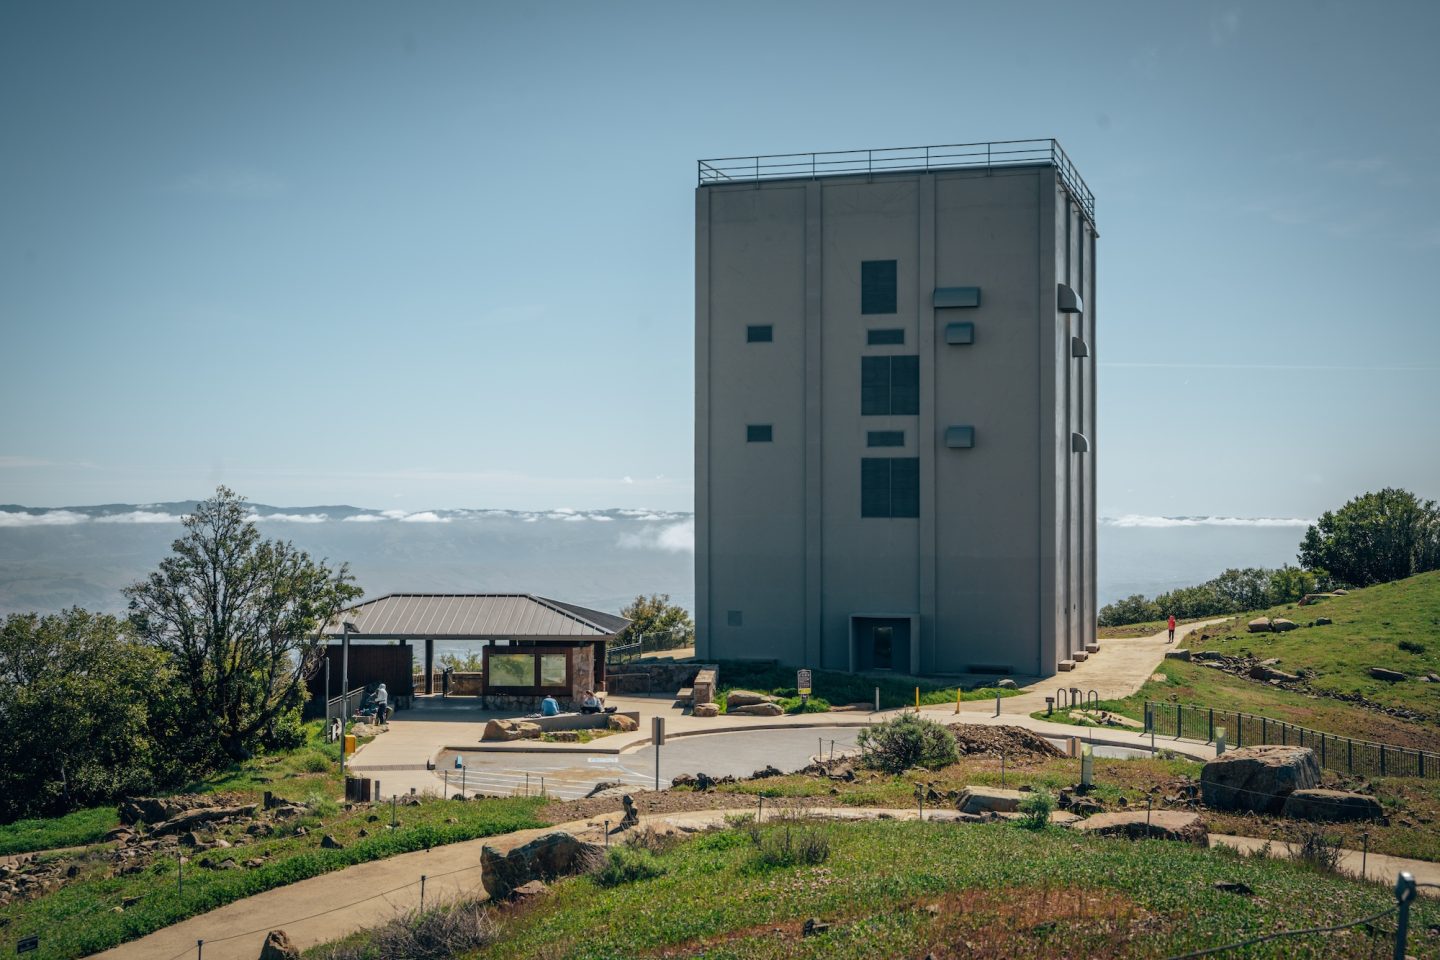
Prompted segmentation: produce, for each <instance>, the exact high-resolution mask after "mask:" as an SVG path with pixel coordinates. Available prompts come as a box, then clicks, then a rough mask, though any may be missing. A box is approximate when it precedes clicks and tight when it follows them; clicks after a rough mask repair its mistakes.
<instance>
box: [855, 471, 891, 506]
mask: <svg viewBox="0 0 1440 960" xmlns="http://www.w3.org/2000/svg"><path fill="white" fill-rule="evenodd" d="M860 516H862V517H888V516H890V461H889V459H887V458H885V457H865V458H864V459H862V460H861V461H860Z"/></svg>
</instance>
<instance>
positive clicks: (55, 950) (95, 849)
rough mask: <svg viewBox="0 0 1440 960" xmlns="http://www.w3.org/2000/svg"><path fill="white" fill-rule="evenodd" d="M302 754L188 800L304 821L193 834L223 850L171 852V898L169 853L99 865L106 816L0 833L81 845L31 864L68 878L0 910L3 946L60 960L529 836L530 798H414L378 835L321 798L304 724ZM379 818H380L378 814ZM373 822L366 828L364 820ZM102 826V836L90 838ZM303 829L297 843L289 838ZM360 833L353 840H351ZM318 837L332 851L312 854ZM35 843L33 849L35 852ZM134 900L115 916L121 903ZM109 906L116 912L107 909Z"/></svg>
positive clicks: (313, 738)
mask: <svg viewBox="0 0 1440 960" xmlns="http://www.w3.org/2000/svg"><path fill="white" fill-rule="evenodd" d="M306 732H307V744H306V745H305V746H304V747H302V748H300V749H299V750H296V751H293V752H290V753H286V754H283V755H279V756H262V757H256V758H254V759H252V760H248V761H245V762H244V763H239V764H236V765H234V766H233V767H231V768H230V769H228V770H224V771H221V772H220V773H218V774H216V775H215V776H213V777H211V778H209V779H207V780H206V781H204V782H202V783H198V784H193V785H192V786H191V790H192V792H216V793H224V794H225V795H226V797H227V798H229V797H240V798H245V799H247V800H248V801H249V802H258V801H259V799H260V797H261V794H262V793H263V791H266V790H269V791H271V792H273V793H274V794H275V795H276V796H279V797H283V798H286V799H289V800H295V801H299V802H305V803H308V804H309V805H310V811H309V813H308V815H306V816H301V817H296V818H293V819H290V820H287V821H282V822H278V823H277V824H276V832H275V834H274V835H273V836H269V837H254V838H252V837H249V836H247V835H244V834H243V831H242V830H241V829H239V828H238V827H226V828H221V829H220V830H218V831H214V832H202V837H203V838H204V839H207V840H208V839H214V838H220V839H224V840H226V841H227V842H230V843H232V844H235V845H234V846H233V847H231V848H229V849H217V850H212V851H208V852H206V853H204V854H198V855H197V854H192V853H191V852H190V851H188V850H183V851H182V852H184V853H185V854H186V855H187V856H188V857H189V858H190V859H191V860H192V862H191V863H190V864H187V865H186V866H185V867H184V870H185V884H184V891H183V892H181V891H180V890H179V889H178V884H177V882H176V881H177V872H178V870H179V865H178V864H177V862H176V859H175V852H174V848H171V850H170V852H169V853H167V854H165V855H161V856H157V857H156V858H155V859H154V860H152V861H151V862H150V863H149V864H148V865H147V866H146V868H145V869H144V870H143V871H141V872H139V873H132V874H124V875H117V874H116V873H115V869H114V868H115V864H113V863H112V862H111V851H112V849H113V848H114V846H115V845H114V844H113V843H96V842H93V841H94V840H95V839H96V838H97V834H96V831H97V830H98V831H99V834H98V835H103V833H104V832H105V831H106V830H109V829H110V828H111V827H113V826H114V825H115V824H116V823H118V819H117V818H116V816H115V810H114V808H104V807H101V808H95V809H94V810H85V811H79V812H77V813H73V814H70V815H69V816H67V817H61V818H57V819H55V820H51V821H28V822H24V823H17V824H11V825H10V826H9V827H6V828H3V832H0V842H9V843H11V844H22V845H23V844H28V845H29V849H32V850H35V849H48V848H53V847H57V846H70V845H80V844H86V846H85V848H84V849H83V850H81V851H75V852H64V853H58V852H57V853H54V854H44V853H42V854H40V855H39V856H40V857H41V858H42V859H57V860H60V861H62V862H64V863H66V864H67V865H73V866H74V867H75V868H76V869H77V876H76V877H75V878H74V879H72V880H68V881H66V882H65V883H64V885H62V886H61V887H60V888H59V889H57V890H54V891H52V892H50V893H47V894H45V895H43V896H41V897H38V898H35V899H30V900H17V901H15V902H12V903H10V904H8V905H6V906H4V907H0V930H3V931H4V937H5V938H7V939H10V938H14V939H18V938H20V937H24V936H27V935H30V934H39V935H40V950H39V951H38V952H37V953H34V954H31V956H33V957H34V958H35V960H52V958H53V960H69V958H72V957H81V956H85V955H87V954H90V953H94V952H97V951H99V950H104V949H107V948H109V947H112V946H115V945H116V944H119V943H123V942H125V941H128V940H133V939H135V938H137V937H141V936H144V935H145V934H147V933H151V932H153V931H155V930H158V929H160V928H161V927H166V926H169V925H170V924H173V923H177V922H179V921H181V920H184V919H185V918H187V917H191V916H195V915H196V914H200V913H205V912H206V911H209V910H214V909H215V908H216V907H220V906H223V905H225V904H227V903H231V902H233V901H235V900H239V899H242V898H244V897H248V896H251V895H253V894H256V893H260V892H263V891H265V890H269V889H271V888H274V887H279V886H284V885H286V884H290V883H295V882H297V881H299V880H304V879H306V878H308V877H313V876H317V875H319V874H322V873H327V872H329V871H332V870H338V869H341V868H343V867H347V866H351V865H353V864H356V863H362V862H365V861H369V860H379V859H383V858H385V857H391V856H395V855H396V854H399V853H408V852H410V851H413V850H422V849H425V848H427V847H434V846H440V845H442V844H447V843H456V842H459V841H463V840H472V839H475V838H476V837H486V836H493V835H495V834H500V833H508V832H510V831H512V830H520V829H525V828H528V827H535V826H540V825H541V821H540V820H539V819H538V817H537V816H536V810H537V809H538V807H539V806H540V805H541V803H542V801H541V800H540V799H539V798H535V799H525V798H513V799H512V798H497V799H487V800H480V801H469V802H464V801H450V800H426V801H424V802H422V803H421V804H419V805H418V806H413V807H400V808H399V812H398V822H399V829H397V830H395V831H390V830H388V829H386V828H385V827H386V824H388V822H389V808H388V806H384V807H381V808H376V809H374V810H373V812H372V809H371V808H370V807H368V806H357V807H355V808H354V809H352V810H344V809H342V808H341V806H340V805H339V804H338V803H336V801H335V800H334V799H333V798H335V797H338V796H339V795H340V794H341V792H342V791H341V783H340V778H339V771H338V761H339V756H340V755H339V747H338V745H335V744H327V743H325V742H324V741H323V738H322V736H321V725H320V724H319V723H318V722H317V723H314V724H309V725H307V731H306ZM382 814H383V816H382ZM372 816H374V817H376V821H377V822H371V821H370V817H372ZM102 825H103V829H101V827H102ZM298 827H304V828H305V829H306V831H307V833H306V835H305V836H297V835H296V828H298ZM362 831H364V833H362ZM325 834H330V835H332V836H333V837H335V839H336V840H338V841H339V842H340V843H341V844H342V846H343V849H339V850H330V849H324V848H322V847H321V846H320V842H321V838H322V837H323V836H324V835H325ZM37 844H43V845H44V846H43V847H40V846H37ZM202 857H209V858H211V859H212V860H214V861H216V862H219V861H222V860H225V859H234V860H235V861H236V862H237V863H243V862H244V861H246V860H250V859H255V858H258V859H260V860H263V861H264V864H263V865H262V866H257V867H254V868H240V869H235V870H212V869H206V868H203V867H200V866H199V865H198V861H199V860H200V859H201V858H202ZM132 897H135V898H139V899H138V902H136V903H134V904H132V905H131V906H129V907H123V903H124V901H126V900H127V899H129V898H132ZM116 908H121V909H118V910H117V909H116Z"/></svg>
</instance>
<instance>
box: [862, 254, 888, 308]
mask: <svg viewBox="0 0 1440 960" xmlns="http://www.w3.org/2000/svg"><path fill="white" fill-rule="evenodd" d="M895 263H896V262H895V261H894V260H864V261H862V262H861V263H860V312H861V313H894V312H895V290H896V282H895V278H896V269H895Z"/></svg>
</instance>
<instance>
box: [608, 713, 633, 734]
mask: <svg viewBox="0 0 1440 960" xmlns="http://www.w3.org/2000/svg"><path fill="white" fill-rule="evenodd" d="M605 725H606V726H607V727H609V728H610V729H611V730H617V731H619V732H620V733H634V732H635V731H636V730H638V729H640V721H638V720H636V719H635V718H634V717H627V716H625V715H624V714H623V713H612V714H610V716H609V718H607V719H606V721H605Z"/></svg>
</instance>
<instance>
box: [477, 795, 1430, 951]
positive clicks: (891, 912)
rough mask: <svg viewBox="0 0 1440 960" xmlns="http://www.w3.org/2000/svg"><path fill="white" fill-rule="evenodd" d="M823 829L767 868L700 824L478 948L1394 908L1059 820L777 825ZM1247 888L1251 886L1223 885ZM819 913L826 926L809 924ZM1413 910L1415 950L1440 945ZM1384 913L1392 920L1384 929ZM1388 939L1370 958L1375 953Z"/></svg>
mask: <svg viewBox="0 0 1440 960" xmlns="http://www.w3.org/2000/svg"><path fill="white" fill-rule="evenodd" d="M786 829H797V830H805V831H815V832H817V833H820V834H823V836H824V838H825V839H828V841H829V845H830V854H829V857H828V859H827V860H826V861H825V862H824V863H823V864H820V865H818V866H801V867H785V866H778V867H767V866H764V865H762V864H761V863H759V862H758V861H757V857H756V853H755V849H756V847H755V843H754V841H753V840H752V838H751V837H750V836H749V835H748V833H747V831H745V830H743V829H739V830H726V831H720V832H715V833H710V834H706V835H703V836H701V837H699V838H697V839H694V840H692V841H689V842H687V843H683V844H680V845H678V846H675V847H673V848H672V849H670V850H668V851H665V852H662V853H661V854H660V855H659V856H658V857H657V858H656V862H657V863H658V865H659V867H660V868H661V869H662V870H663V871H664V872H663V873H662V874H661V875H659V876H656V877H653V878H650V879H641V880H637V881H635V882H632V883H627V884H622V885H619V886H613V887H606V886H602V885H601V884H600V883H599V882H597V880H596V879H592V878H577V879H572V880H568V881H565V882H562V883H559V884H557V885H556V886H555V887H554V889H553V891H552V892H551V894H550V895H548V896H546V897H544V898H541V899H540V900H538V901H534V902H530V903H526V904H525V905H523V906H521V907H519V908H510V909H506V910H502V911H499V914H498V916H499V923H500V926H499V930H498V936H497V938H496V941H495V942H494V943H492V944H491V945H490V946H488V947H486V948H484V949H482V950H480V951H478V952H475V953H471V954H467V956H469V957H472V958H497V960H498V958H517V960H518V958H544V960H564V958H576V960H580V958H584V960H606V958H621V957H636V956H665V957H689V956H705V957H714V958H735V960H741V958H745V960H751V958H753V960H771V958H775V960H779V958H791V957H799V958H806V957H816V958H819V957H824V958H835V960H862V958H863V960H870V958H882V957H883V958H891V957H901V956H905V957H922V956H926V955H927V954H930V953H933V954H934V956H936V957H937V958H943V957H958V956H964V957H1006V958H1027V957H1035V958H1039V957H1045V958H1052V957H1054V958H1058V957H1160V956H1169V955H1173V954H1176V953H1181V952H1184V951H1187V950H1193V949H1200V948H1204V947H1209V946H1214V945H1219V944H1224V943H1227V942H1231V941H1234V940H1239V939H1242V938H1245V937H1249V936H1254V935H1257V934H1262V933H1269V932H1273V931H1276V930H1279V929H1285V928H1297V927H1306V926H1313V925H1321V924H1326V923H1332V922H1335V921H1337V920H1341V919H1349V918H1358V917H1362V916H1366V915H1368V914H1373V913H1376V912H1378V911H1380V910H1382V909H1384V908H1385V907H1387V906H1390V905H1392V904H1393V903H1394V899H1393V897H1392V896H1391V895H1390V893H1389V891H1388V890H1387V889H1385V887H1384V886H1382V885H1379V884H1365V883H1358V882H1355V881H1351V880H1346V879H1342V878H1339V877H1336V876H1332V875H1328V874H1322V873H1318V872H1315V871H1313V870H1310V869H1307V868H1305V867H1302V866H1300V865H1298V864H1293V863H1289V862H1280V861H1275V860H1264V859H1259V858H1247V857H1241V856H1238V855H1235V854H1230V853H1227V852H1224V851H1219V850H1207V849H1203V848H1198V847H1193V846H1187V845H1181V844H1175V843H1169V842H1166V841H1142V842H1136V843H1131V842H1127V841H1117V840H1103V839H1093V838H1085V837H1082V836H1078V835H1076V834H1074V833H1071V832H1069V831H1065V830H1061V829H1059V828H1046V829H1043V830H1039V831H1031V830H1026V829H1024V828H1021V827H1018V826H1015V825H1011V824H986V825H954V824H945V823H934V822H925V823H917V822H900V821H891V822H884V821H881V822H869V823H853V824H833V823H817V824H814V825H796V826H794V827H788V826H787V825H785V824H779V823H773V824H770V825H767V826H765V827H764V828H762V830H761V834H762V837H763V835H764V834H765V833H775V832H778V831H783V830H786ZM1219 881H1228V882H1239V883H1244V884H1247V885H1248V886H1249V887H1250V888H1252V889H1253V890H1254V891H1255V895H1254V896H1249V897H1247V896H1239V895H1236V894H1233V893H1225V892H1222V891H1220V890H1217V889H1216V888H1215V886H1214V885H1215V883H1217V882H1219ZM810 917H816V918H820V919H821V920H824V921H828V922H830V923H831V924H832V926H831V928H830V929H829V931H828V932H825V933H823V934H819V935H817V936H813V937H803V936H802V935H801V930H800V928H801V925H802V924H803V922H804V921H805V920H806V919H807V918H810ZM1436 923H1440V907H1437V905H1436V904H1434V903H1433V902H1427V903H1424V904H1421V905H1417V909H1416V910H1415V911H1414V913H1413V914H1412V929H1413V930H1417V931H1418V933H1417V935H1416V936H1415V938H1414V939H1413V940H1412V946H1411V948H1410V953H1411V954H1412V955H1414V956H1417V957H1435V956H1437V951H1440V941H1437V939H1436V938H1435V937H1434V936H1433V935H1427V934H1426V933H1425V931H1426V930H1427V927H1428V926H1430V925H1432V924H1436ZM1381 926H1383V925H1381ZM1377 949H1378V954H1377V952H1376V951H1377ZM1317 950H1323V951H1324V953H1323V956H1326V957H1370V956H1375V955H1387V950H1388V948H1387V947H1386V946H1383V945H1382V941H1381V940H1380V938H1379V937H1376V936H1373V935H1372V934H1370V933H1368V932H1366V931H1365V930H1363V929H1357V930H1353V931H1349V932H1346V933H1343V934H1336V935H1332V936H1329V937H1325V938H1308V939H1307V940H1305V941H1301V942H1300V943H1296V942H1294V941H1290V942H1281V943H1277V944H1270V945H1266V946H1262V947H1257V948H1252V949H1251V950H1249V951H1248V952H1246V953H1245V956H1246V957H1247V958H1252V960H1254V958H1286V960H1290V958H1295V957H1304V956H1316V955H1320V954H1317V953H1314V952H1311V951H1317Z"/></svg>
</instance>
